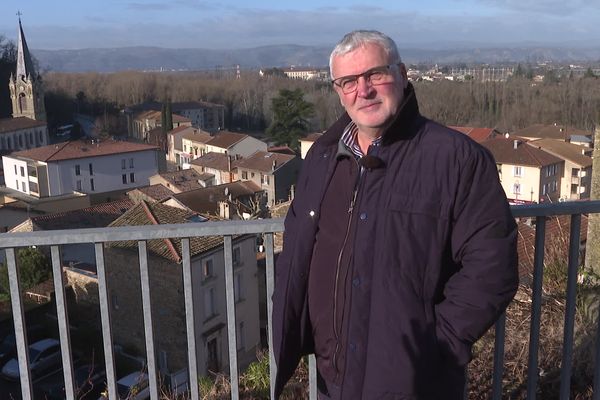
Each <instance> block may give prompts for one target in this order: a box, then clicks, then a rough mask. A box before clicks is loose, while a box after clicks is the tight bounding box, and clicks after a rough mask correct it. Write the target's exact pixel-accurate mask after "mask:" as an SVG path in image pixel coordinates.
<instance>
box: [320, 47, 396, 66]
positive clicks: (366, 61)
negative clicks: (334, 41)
mask: <svg viewBox="0 0 600 400" xmlns="http://www.w3.org/2000/svg"><path fill="white" fill-rule="evenodd" d="M389 58H390V57H389V55H388V54H386V52H385V50H384V48H383V47H382V46H381V45H379V44H377V43H365V44H363V45H361V46H359V47H357V48H355V49H354V50H352V51H350V52H348V53H345V54H341V55H338V56H335V57H333V59H332V64H333V65H332V67H333V69H336V70H337V69H339V68H342V69H346V68H351V69H354V68H355V67H356V68H358V69H364V67H365V66H368V67H369V68H372V67H378V66H381V65H386V64H388V63H389V62H390V59H389ZM359 64H360V65H359ZM359 72H364V71H362V70H361V71H359Z"/></svg>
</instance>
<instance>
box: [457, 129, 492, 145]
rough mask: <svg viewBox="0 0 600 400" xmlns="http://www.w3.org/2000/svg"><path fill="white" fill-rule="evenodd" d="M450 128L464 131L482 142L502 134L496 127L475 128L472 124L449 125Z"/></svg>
mask: <svg viewBox="0 0 600 400" xmlns="http://www.w3.org/2000/svg"><path fill="white" fill-rule="evenodd" d="M449 128H451V129H454V130H457V131H459V132H461V133H464V134H465V135H467V136H468V137H470V138H471V139H473V140H474V141H476V142H478V143H481V142H483V141H484V140H487V139H491V138H493V137H494V136H495V135H497V134H500V132H498V131H497V130H496V129H494V128H474V127H470V126H449Z"/></svg>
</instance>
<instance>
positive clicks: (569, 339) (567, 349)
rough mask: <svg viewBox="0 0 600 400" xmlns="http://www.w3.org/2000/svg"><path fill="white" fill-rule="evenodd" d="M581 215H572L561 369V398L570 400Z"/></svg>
mask: <svg viewBox="0 0 600 400" xmlns="http://www.w3.org/2000/svg"><path fill="white" fill-rule="evenodd" d="M580 232H581V215H580V214H573V215H572V216H571V233H570V239H569V269H568V272H567V305H566V307H565V329H564V340H563V357H562V364H561V369H560V399H561V400H568V399H569V392H570V391H571V367H572V364H573V329H574V327H575V302H576V299H575V296H576V292H577V269H578V267H579V236H580Z"/></svg>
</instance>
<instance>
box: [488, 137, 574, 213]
mask: <svg viewBox="0 0 600 400" xmlns="http://www.w3.org/2000/svg"><path fill="white" fill-rule="evenodd" d="M482 145H483V146H484V147H486V148H487V149H488V150H490V152H491V153H492V155H493V156H494V158H495V160H496V166H497V168H498V174H499V177H500V182H501V183H502V187H503V189H504V192H505V193H506V197H507V198H508V200H509V202H511V203H513V204H518V203H522V202H533V203H540V202H547V201H550V202H555V201H558V200H559V198H560V183H561V177H562V176H563V174H564V168H565V162H564V161H563V160H561V159H560V158H558V157H556V156H553V155H552V154H550V153H547V152H545V151H543V150H541V149H538V148H535V147H533V146H530V145H528V144H527V143H526V142H525V141H523V140H520V139H512V138H506V137H496V138H494V139H490V140H487V141H484V142H483V143H482Z"/></svg>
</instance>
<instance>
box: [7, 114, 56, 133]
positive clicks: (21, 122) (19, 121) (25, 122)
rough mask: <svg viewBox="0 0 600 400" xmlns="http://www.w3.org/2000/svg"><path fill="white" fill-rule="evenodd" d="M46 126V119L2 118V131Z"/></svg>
mask: <svg viewBox="0 0 600 400" xmlns="http://www.w3.org/2000/svg"><path fill="white" fill-rule="evenodd" d="M41 126H46V121H36V120H35V119H31V118H27V117H17V118H3V119H0V133H7V132H14V131H18V130H21V129H30V128H37V127H41Z"/></svg>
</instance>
